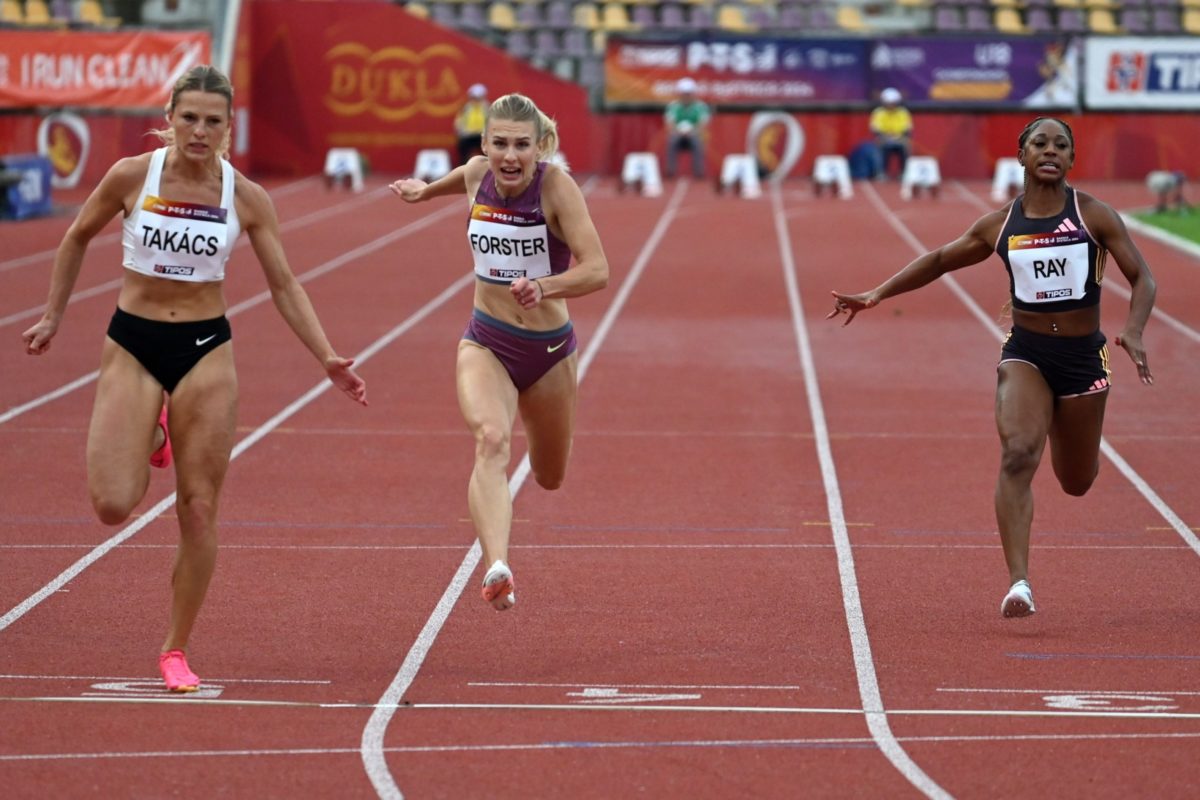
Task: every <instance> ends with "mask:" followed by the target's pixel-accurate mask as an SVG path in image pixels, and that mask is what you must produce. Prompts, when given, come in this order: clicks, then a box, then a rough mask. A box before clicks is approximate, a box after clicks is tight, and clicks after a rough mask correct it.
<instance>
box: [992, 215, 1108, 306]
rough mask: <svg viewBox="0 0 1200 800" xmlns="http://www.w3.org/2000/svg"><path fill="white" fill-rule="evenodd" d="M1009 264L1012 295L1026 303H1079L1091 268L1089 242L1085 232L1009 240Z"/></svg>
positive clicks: (1025, 236)
mask: <svg viewBox="0 0 1200 800" xmlns="http://www.w3.org/2000/svg"><path fill="white" fill-rule="evenodd" d="M1008 263H1009V266H1010V267H1011V268H1012V275H1013V294H1014V295H1015V296H1016V298H1017V299H1018V300H1020V301H1022V302H1024V303H1053V302H1057V301H1060V300H1079V299H1081V298H1082V297H1083V296H1084V293H1085V291H1086V285H1087V279H1088V274H1089V272H1090V270H1091V265H1090V264H1089V263H1088V238H1087V234H1086V233H1085V232H1084V231H1082V230H1074V231H1059V232H1054V233H1037V234H1027V235H1024V236H1010V237H1009V239H1008Z"/></svg>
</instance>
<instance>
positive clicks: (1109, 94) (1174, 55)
mask: <svg viewBox="0 0 1200 800" xmlns="http://www.w3.org/2000/svg"><path fill="white" fill-rule="evenodd" d="M1087 63H1088V65H1089V66H1088V74H1087V83H1086V84H1085V86H1084V105H1085V106H1087V107H1088V108H1094V109H1101V108H1104V109H1118V108H1132V109H1137V108H1147V109H1148V108H1154V109H1169V110H1172V111H1181V110H1195V109H1198V108H1200V40H1198V39H1196V37H1184V38H1179V39H1135V38H1107V37H1104V38H1093V39H1089V40H1088V43H1087Z"/></svg>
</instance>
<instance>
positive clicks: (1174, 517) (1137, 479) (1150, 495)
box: [865, 183, 1200, 556]
mask: <svg viewBox="0 0 1200 800" xmlns="http://www.w3.org/2000/svg"><path fill="white" fill-rule="evenodd" d="M865 189H866V195H867V197H868V198H869V199H870V201H871V203H872V204H873V205H874V206H875V209H876V210H877V211H878V212H879V214H880V216H882V217H883V218H884V219H885V220H886V221H887V222H888V224H889V225H891V226H892V229H893V230H895V231H896V232H897V233H898V234H900V237H901V238H903V239H904V240H905V241H906V242H908V244H909V246H910V247H912V249H913V252H915V253H918V254H920V253H924V252H926V251H927V250H928V249H929V248H927V247H925V246H924V245H923V244H922V243H921V241H920V240H919V239H917V237H916V236H914V235H913V233H912V231H910V230H909V229H908V226H907V225H905V224H904V222H903V221H901V220H900V218H899V217H898V216H896V213H895V212H894V211H892V210H891V209H890V208H888V207H887V205H886V204H885V203H884V202H883V199H882V198H881V197H880V196H879V193H878V192H876V191H875V188H874V187H873V186H871V185H870V184H869V183H867V184H865ZM939 280H940V281H944V282H945V283H946V285H947V286H948V287H949V288H950V290H951V291H952V292H954V294H955V295H956V296H957V297H958V299H959V300H961V301H962V302H963V303H964V304H965V305H966V306H967V308H968V309H970V311H971V313H972V314H974V316H975V318H976V319H979V320H980V321H981V322H982V323H983V325H984V327H985V328H987V329H988V330H989V331H991V333H992V335H993V336H994V337H995V338H996V339H997V341H1004V334H1003V333H1002V332H1001V331H1000V329H999V328H998V327H997V326H996V323H995V321H994V320H990V319H988V318H987V317H986V316H985V315H984V314H983V310H982V309H980V308H979V305H978V304H977V303H976V302H975V301H974V300H973V299H972V298H971V297H970V295H968V294H967V293H966V291H965V290H963V288H962V286H960V285H959V283H958V281H956V280H954V278H953V277H952V276H951V275H943V276H942V277H941V278H939ZM1100 452H1102V453H1104V455H1105V456H1107V457H1108V460H1109V461H1111V462H1112V463H1113V466H1115V467H1116V468H1117V471H1118V472H1120V473H1121V474H1122V475H1124V476H1125V479H1126V480H1128V481H1129V482H1130V483H1131V484H1133V486H1134V488H1135V489H1137V490H1138V492H1139V493H1140V494H1141V495H1142V497H1144V498H1145V499H1146V502H1148V503H1149V504H1150V505H1151V507H1153V508H1154V510H1155V511H1157V512H1158V513H1159V515H1160V516H1161V517H1162V518H1163V519H1164V520H1166V522H1167V524H1168V525H1170V526H1171V528H1172V530H1174V531H1175V532H1176V533H1177V534H1179V537H1180V538H1181V539H1183V541H1184V542H1185V543H1186V544H1187V546H1188V547H1190V548H1191V549H1192V551H1193V552H1194V553H1195V554H1196V555H1198V556H1200V538H1197V537H1196V534H1195V533H1193V532H1192V529H1191V528H1190V527H1188V525H1186V524H1185V523H1184V521H1183V520H1182V519H1180V518H1179V515H1178V514H1176V513H1175V511H1174V510H1173V509H1172V508H1171V507H1170V506H1168V505H1167V503H1166V501H1164V500H1163V499H1162V498H1161V497H1159V496H1158V493H1157V492H1155V491H1154V490H1153V489H1152V488H1150V484H1148V483H1146V481H1145V480H1143V479H1142V476H1141V475H1139V474H1138V473H1137V472H1135V471H1134V469H1133V467H1131V466H1129V463H1128V462H1127V461H1126V460H1125V459H1124V458H1122V457H1121V455H1120V454H1119V453H1118V452H1117V451H1116V449H1115V448H1113V446H1112V445H1110V444H1109V443H1108V438H1107V437H1101V439H1100Z"/></svg>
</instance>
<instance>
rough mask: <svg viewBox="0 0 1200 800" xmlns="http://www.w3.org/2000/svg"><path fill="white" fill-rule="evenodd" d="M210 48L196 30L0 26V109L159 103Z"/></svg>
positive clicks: (128, 106)
mask: <svg viewBox="0 0 1200 800" xmlns="http://www.w3.org/2000/svg"><path fill="white" fill-rule="evenodd" d="M210 50H211V43H210V40H209V35H208V33H207V32H200V31H187V32H161V31H128V32H126V31H121V32H113V33H90V32H83V31H62V32H46V31H12V30H0V109H12V108H34V107H38V106H73V107H76V108H102V109H106V110H111V109H131V108H157V109H161V108H162V107H163V105H164V104H165V103H166V102H167V100H168V99H169V98H170V94H171V87H172V86H173V85H174V84H175V81H177V80H178V79H179V78H180V76H182V75H183V74H184V73H185V72H187V70H188V69H190V68H191V67H193V66H195V65H196V64H205V63H208V60H209V57H210V56H209V52H210Z"/></svg>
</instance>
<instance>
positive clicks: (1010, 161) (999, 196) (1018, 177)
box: [992, 158, 1025, 203]
mask: <svg viewBox="0 0 1200 800" xmlns="http://www.w3.org/2000/svg"><path fill="white" fill-rule="evenodd" d="M1024 188H1025V168H1024V167H1022V166H1021V162H1020V161H1017V160H1016V159H1015V158H998V159H996V174H995V177H993V178H992V200H993V201H995V202H997V203H1003V202H1005V201H1006V200H1011V199H1012V198H1013V197H1015V196H1016V195H1017V194H1019V193H1020V192H1021V190H1022V189H1024Z"/></svg>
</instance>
